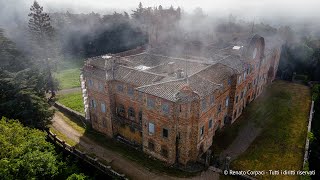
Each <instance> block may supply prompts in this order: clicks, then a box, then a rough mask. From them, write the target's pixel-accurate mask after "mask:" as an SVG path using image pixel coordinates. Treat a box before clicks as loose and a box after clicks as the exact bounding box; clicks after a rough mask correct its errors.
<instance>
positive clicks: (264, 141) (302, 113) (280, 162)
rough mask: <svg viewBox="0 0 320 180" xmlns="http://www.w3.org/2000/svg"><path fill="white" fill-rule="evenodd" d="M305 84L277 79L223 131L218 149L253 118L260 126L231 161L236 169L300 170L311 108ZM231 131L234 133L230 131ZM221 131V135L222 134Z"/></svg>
mask: <svg viewBox="0 0 320 180" xmlns="http://www.w3.org/2000/svg"><path fill="white" fill-rule="evenodd" d="M310 103H311V97H310V90H309V88H308V87H306V86H303V85H300V84H293V83H288V82H284V81H276V82H275V83H273V84H272V85H271V86H270V87H268V88H267V89H266V91H265V92H264V94H262V96H261V97H259V98H258V99H257V100H256V101H254V102H252V104H250V106H249V107H248V108H247V109H246V111H245V112H244V114H243V117H241V118H240V119H239V123H237V124H235V127H231V128H230V129H228V130H226V134H227V136H226V139H223V141H226V142H223V143H220V144H219V142H215V143H218V144H219V145H220V148H225V147H227V145H228V144H230V142H232V140H233V139H234V138H235V136H236V135H237V132H238V130H239V129H241V126H243V125H244V124H246V123H247V122H248V121H254V122H255V125H256V126H259V127H263V129H262V132H261V134H260V135H259V136H258V137H257V138H256V139H255V140H254V141H253V143H252V144H251V145H250V146H249V148H248V149H247V150H246V151H245V152H244V153H243V154H242V155H240V157H238V158H237V159H236V160H234V161H233V162H232V163H231V168H232V169H237V170H248V169H250V170H269V169H270V170H301V169H302V163H303V155H304V145H305V138H306V134H307V123H308V122H307V121H308V115H309V110H310ZM232 130H234V132H232ZM222 135H223V132H222V133H221V134H220V136H221V137H222ZM270 178H271V179H299V177H296V176H272V177H271V176H268V175H266V176H263V177H259V179H270Z"/></svg>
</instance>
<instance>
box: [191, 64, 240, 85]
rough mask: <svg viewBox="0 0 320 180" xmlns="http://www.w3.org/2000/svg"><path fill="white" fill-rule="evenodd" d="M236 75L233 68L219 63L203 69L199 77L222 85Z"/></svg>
mask: <svg viewBox="0 0 320 180" xmlns="http://www.w3.org/2000/svg"><path fill="white" fill-rule="evenodd" d="M234 73H235V72H234V70H233V69H232V68H231V67H228V66H226V65H224V64H221V63H217V64H214V65H211V66H209V67H207V68H205V69H203V70H202V71H200V72H198V73H197V75H198V76H200V77H202V78H205V79H207V80H209V81H211V82H215V83H218V84H221V83H222V81H223V80H225V79H227V78H230V77H231V76H232V75H233V74H234Z"/></svg>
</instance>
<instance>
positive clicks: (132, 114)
mask: <svg viewBox="0 0 320 180" xmlns="http://www.w3.org/2000/svg"><path fill="white" fill-rule="evenodd" d="M128 117H129V118H130V119H132V118H133V119H134V118H135V117H136V114H135V112H134V109H133V108H132V107H129V109H128Z"/></svg>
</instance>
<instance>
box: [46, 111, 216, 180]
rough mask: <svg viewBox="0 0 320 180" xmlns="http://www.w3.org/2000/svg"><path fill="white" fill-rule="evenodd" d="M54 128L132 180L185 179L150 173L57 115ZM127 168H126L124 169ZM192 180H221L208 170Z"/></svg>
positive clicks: (54, 119) (53, 123) (53, 124)
mask: <svg viewBox="0 0 320 180" xmlns="http://www.w3.org/2000/svg"><path fill="white" fill-rule="evenodd" d="M52 127H53V128H54V129H56V130H57V131H59V132H61V133H63V134H64V135H66V136H67V137H68V138H69V139H71V140H73V141H75V142H77V143H79V144H80V145H81V146H82V148H84V149H85V151H86V152H88V153H94V154H95V155H96V156H97V157H98V158H100V159H104V160H105V161H107V162H109V163H111V165H112V167H114V168H115V169H121V172H122V173H124V174H126V175H127V176H129V177H130V179H143V180H145V179H146V180H147V179H152V180H158V179H183V178H175V177H170V176H168V175H164V174H159V173H153V172H149V171H148V169H147V168H145V167H143V166H141V165H140V164H137V163H135V162H133V161H130V160H128V159H126V158H124V157H122V155H120V154H119V153H117V152H114V151H110V150H108V149H106V148H104V147H102V146H100V145H99V144H97V143H96V142H94V141H92V140H91V139H89V138H88V137H86V136H83V135H82V134H81V133H79V132H78V131H76V130H75V129H73V128H72V127H71V126H70V125H69V124H67V123H66V122H65V121H64V120H63V118H62V117H61V116H60V115H59V114H58V113H56V114H55V115H54V117H53V120H52ZM124 167H125V168H124ZM191 179H194V180H197V179H205V180H206V179H208V180H209V179H210V180H215V179H219V174H217V173H215V172H213V171H211V170H207V171H204V172H202V173H201V174H200V175H199V176H196V177H193V178H191Z"/></svg>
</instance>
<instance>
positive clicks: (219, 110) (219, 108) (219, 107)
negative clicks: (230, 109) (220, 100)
mask: <svg viewBox="0 0 320 180" xmlns="http://www.w3.org/2000/svg"><path fill="white" fill-rule="evenodd" d="M220 112H221V104H220V105H219V106H218V113H220Z"/></svg>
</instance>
